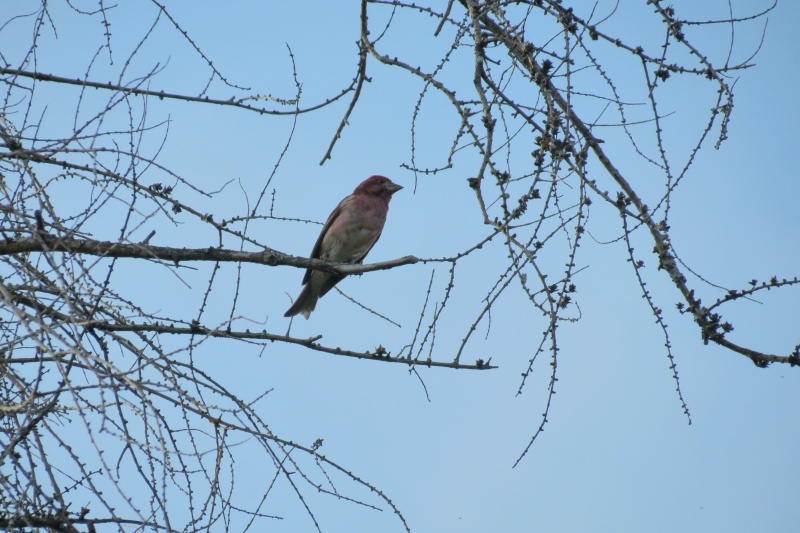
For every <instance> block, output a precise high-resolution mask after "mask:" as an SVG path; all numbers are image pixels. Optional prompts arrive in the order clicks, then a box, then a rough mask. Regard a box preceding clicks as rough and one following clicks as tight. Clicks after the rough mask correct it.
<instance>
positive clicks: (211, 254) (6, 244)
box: [0, 233, 419, 275]
mask: <svg viewBox="0 0 800 533" xmlns="http://www.w3.org/2000/svg"><path fill="white" fill-rule="evenodd" d="M30 252H65V253H72V254H84V255H94V256H98V257H123V258H131V259H160V260H163V261H172V262H174V263H176V264H177V263H180V262H184V261H220V262H233V263H257V264H260V265H267V266H293V267H296V268H313V269H315V270H323V271H325V272H332V273H335V274H345V275H351V274H363V273H365V272H372V271H375V270H388V269H390V268H395V267H398V266H403V265H413V264H414V263H416V262H418V261H419V259H418V258H417V257H414V256H413V255H407V256H405V257H401V258H399V259H392V260H390V261H382V262H380V263H372V264H369V265H352V264H345V263H334V262H331V261H323V260H321V259H308V258H305V257H297V256H294V255H288V254H284V253H282V252H279V251H277V250H273V249H271V248H265V249H264V251H263V252H244V251H238V250H226V249H223V248H213V247H209V248H172V247H168V246H151V245H149V244H133V243H122V242H109V241H95V240H89V239H73V238H59V237H56V236H54V235H50V234H48V233H39V234H38V235H37V236H36V237H35V238H31V239H21V240H6V241H3V242H0V255H14V254H21V253H30Z"/></svg>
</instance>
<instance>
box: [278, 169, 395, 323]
mask: <svg viewBox="0 0 800 533" xmlns="http://www.w3.org/2000/svg"><path fill="white" fill-rule="evenodd" d="M402 188H403V187H402V186H401V185H398V184H396V183H394V182H393V181H392V180H390V179H389V178H387V177H384V176H371V177H369V178H367V179H366V180H364V181H363V182H362V183H361V184H359V186H358V187H356V188H355V190H354V191H353V194H351V195H350V196H348V197H347V198H345V199H344V200H342V201H341V202H339V205H337V206H336V208H335V209H334V210H333V212H331V214H330V215H329V216H328V220H326V221H325V225H324V226H323V227H322V231H321V232H320V234H319V237H318V238H317V242H316V243H315V244H314V248H313V249H312V250H311V256H310V258H311V259H325V260H326V261H334V262H337V263H353V264H361V263H362V262H363V261H364V258H365V257H366V256H367V254H368V253H369V251H370V250H372V247H373V246H375V243H376V242H378V239H379V238H380V236H381V232H382V231H383V225H384V224H385V223H386V214H387V213H388V212H389V201H390V200H391V199H392V195H393V194H394V193H396V192H397V191H399V190H400V189H402ZM344 277H345V274H333V273H330V272H323V271H320V270H313V269H311V268H309V269H307V270H306V273H305V275H304V276H303V285H304V287H303V290H302V291H301V292H300V295H299V296H298V297H297V299H296V300H295V301H294V304H292V306H291V307H290V308H289V310H288V311H286V314H284V315H283V316H285V317H292V316H295V315H298V314H300V315H303V316H304V317H305V318H306V319H308V317H309V316H311V312H312V311H313V310H314V309H315V308H316V307H317V300H319V299H320V298H322V297H323V296H325V294H326V293H327V292H328V291H329V290H331V289H332V288H333V287H334V286H335V285H336V284H337V283H339V282H340V281H342V279H344Z"/></svg>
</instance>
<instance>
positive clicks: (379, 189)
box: [353, 176, 403, 199]
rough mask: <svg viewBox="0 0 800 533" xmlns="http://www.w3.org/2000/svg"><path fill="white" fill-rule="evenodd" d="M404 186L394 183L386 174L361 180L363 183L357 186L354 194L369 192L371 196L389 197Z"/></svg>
mask: <svg viewBox="0 0 800 533" xmlns="http://www.w3.org/2000/svg"><path fill="white" fill-rule="evenodd" d="M402 188H403V187H402V186H400V185H398V184H396V183H394V182H393V181H392V180H390V179H389V178H386V177H384V176H372V177H370V178H367V179H366V180H364V181H363V182H361V185H359V186H358V187H356V190H355V191H353V194H369V195H371V196H379V197H382V198H387V199H388V198H390V197H391V196H392V195H393V194H394V193H396V192H397V191H399V190H400V189H402Z"/></svg>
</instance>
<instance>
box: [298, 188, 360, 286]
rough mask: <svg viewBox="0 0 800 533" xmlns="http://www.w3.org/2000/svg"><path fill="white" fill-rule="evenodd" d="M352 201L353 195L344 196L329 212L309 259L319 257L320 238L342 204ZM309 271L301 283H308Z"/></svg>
mask: <svg viewBox="0 0 800 533" xmlns="http://www.w3.org/2000/svg"><path fill="white" fill-rule="evenodd" d="M352 201H353V195H352V194H351V195H350V196H348V197H347V198H345V199H344V200H342V201H341V202H339V205H337V206H336V207H335V208H334V210H333V211H332V212H331V214H330V215H328V220H326V221H325V224H324V225H323V226H322V231H320V232H319V237H317V242H316V243H314V248H313V249H312V250H311V255H310V256H309V258H310V259H319V258H320V257H319V256H320V248H322V240H323V239H324V238H325V235H326V234H327V233H328V230H329V229H331V226H332V225H333V221H334V220H336V219H337V218H338V217H339V215H340V214H341V213H342V208H343V207H344V206H346V205H347V204H349V203H350V202H352ZM364 255H366V254H364ZM311 272H312V270H311V269H310V268H309V269H306V274H305V276H303V285H305V284H306V283H308V281H309V280H310V279H311ZM339 279H341V278H339ZM337 282H338V280H337ZM334 285H335V283H334ZM331 287H333V285H331ZM328 290H330V287H328V289H327V290H326V291H325V292H328ZM323 294H324V293H323Z"/></svg>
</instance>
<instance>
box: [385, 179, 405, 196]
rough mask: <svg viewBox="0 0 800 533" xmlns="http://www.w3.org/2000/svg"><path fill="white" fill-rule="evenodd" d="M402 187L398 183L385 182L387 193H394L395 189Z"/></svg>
mask: <svg viewBox="0 0 800 533" xmlns="http://www.w3.org/2000/svg"><path fill="white" fill-rule="evenodd" d="M402 188H403V186H402V185H398V184H396V183H394V182H390V183H387V184H386V190H387V191H389V194H394V193H396V192H397V191H399V190H400V189H402Z"/></svg>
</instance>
